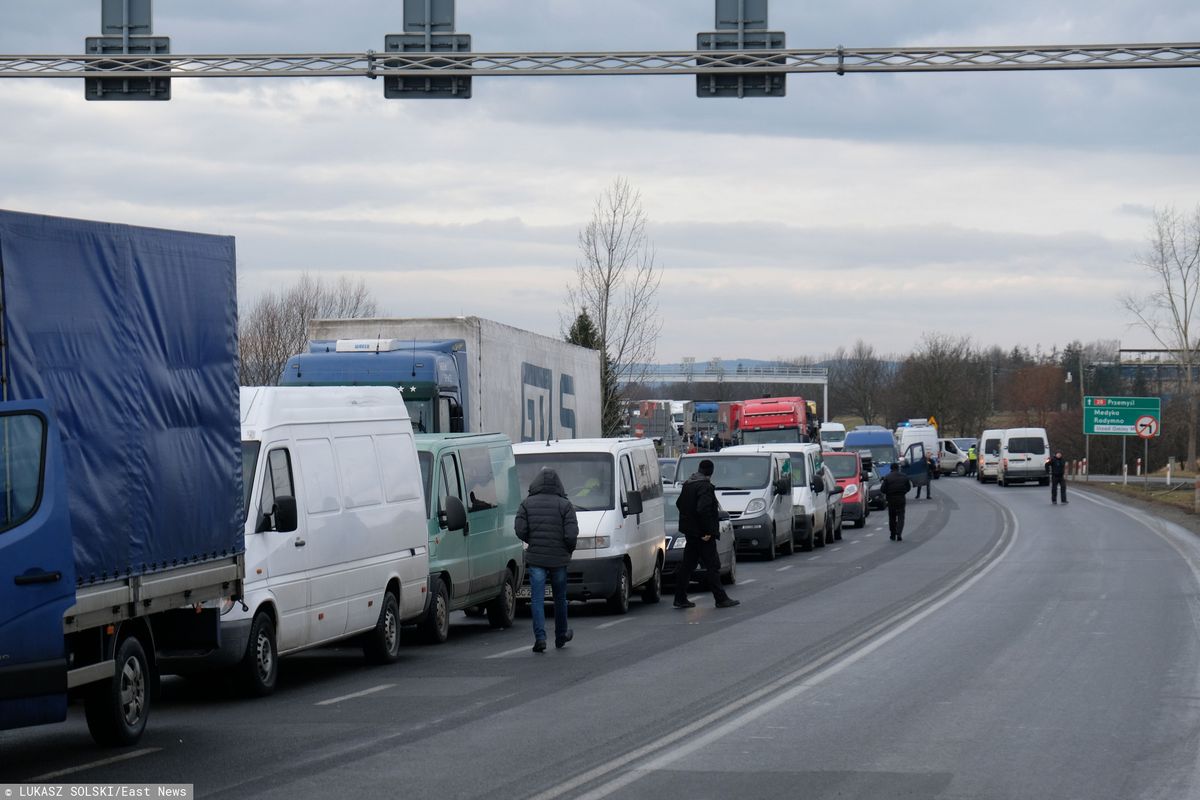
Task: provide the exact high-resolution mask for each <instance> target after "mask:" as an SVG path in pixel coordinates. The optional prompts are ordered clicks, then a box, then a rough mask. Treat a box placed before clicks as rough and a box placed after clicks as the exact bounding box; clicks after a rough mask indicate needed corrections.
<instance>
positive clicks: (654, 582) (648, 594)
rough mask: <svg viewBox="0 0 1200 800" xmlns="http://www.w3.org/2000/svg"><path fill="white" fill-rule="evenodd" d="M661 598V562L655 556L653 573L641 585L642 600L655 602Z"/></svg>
mask: <svg viewBox="0 0 1200 800" xmlns="http://www.w3.org/2000/svg"><path fill="white" fill-rule="evenodd" d="M659 600H662V562H661V561H659V560H658V558H657V557H656V558H655V559H654V574H653V575H651V576H650V580H649V582H648V583H646V585H645V586H643V587H642V602H643V603H650V604H653V603H657V602H658V601H659Z"/></svg>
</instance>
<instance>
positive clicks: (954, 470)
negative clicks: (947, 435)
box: [938, 439, 971, 477]
mask: <svg viewBox="0 0 1200 800" xmlns="http://www.w3.org/2000/svg"><path fill="white" fill-rule="evenodd" d="M938 448H939V452H938V469H939V470H941V472H942V474H943V475H958V476H959V477H962V476H963V475H966V474H967V470H968V469H969V468H970V465H971V462H970V459H968V458H967V451H966V450H964V449H963V448H961V447H959V446H958V444H957V443H956V442H955V440H954V439H938Z"/></svg>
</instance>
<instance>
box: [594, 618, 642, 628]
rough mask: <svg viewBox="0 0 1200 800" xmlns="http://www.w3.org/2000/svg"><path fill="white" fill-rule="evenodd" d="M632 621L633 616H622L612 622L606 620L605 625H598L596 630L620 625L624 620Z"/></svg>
mask: <svg viewBox="0 0 1200 800" xmlns="http://www.w3.org/2000/svg"><path fill="white" fill-rule="evenodd" d="M631 621H633V617H621V618H620V619H614V620H613V621H612V622H606V623H604V624H603V625H597V626H596V630H598V631H602V630H604V629H605V628H611V627H612V626H614V625H620V624H621V623H622V622H631Z"/></svg>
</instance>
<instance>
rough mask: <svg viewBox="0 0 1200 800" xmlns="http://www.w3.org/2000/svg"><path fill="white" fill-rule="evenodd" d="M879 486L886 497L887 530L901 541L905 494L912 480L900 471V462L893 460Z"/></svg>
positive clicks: (893, 537) (897, 540)
mask: <svg viewBox="0 0 1200 800" xmlns="http://www.w3.org/2000/svg"><path fill="white" fill-rule="evenodd" d="M880 488H881V489H882V490H883V496H884V497H886V498H887V507H888V530H890V531H891V532H892V540H893V541H896V542H902V541H904V539H903V538H902V537H903V535H904V505H905V503H906V502H907V498H906V497H905V495H907V494H908V493H909V491H910V490H911V489H912V481H910V480H909V479H908V476H907V475H905V474H904V473H903V472H901V471H900V464H899V463H897V462H895V461H893V462H892V471H891V472H889V473H888V474H887V475H884V476H883V483H882V485H881V487H880Z"/></svg>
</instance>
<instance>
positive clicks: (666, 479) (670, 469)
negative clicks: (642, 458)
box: [658, 458, 679, 486]
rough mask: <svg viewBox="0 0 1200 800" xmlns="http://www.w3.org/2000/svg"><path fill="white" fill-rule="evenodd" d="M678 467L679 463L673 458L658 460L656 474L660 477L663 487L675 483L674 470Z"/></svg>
mask: <svg viewBox="0 0 1200 800" xmlns="http://www.w3.org/2000/svg"><path fill="white" fill-rule="evenodd" d="M678 466H679V462H678V461H676V460H675V459H673V458H660V459H659V460H658V472H659V474H660V475H662V482H663V485H664V486H668V485H670V484H672V483H674V482H675V468H676V467H678Z"/></svg>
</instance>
